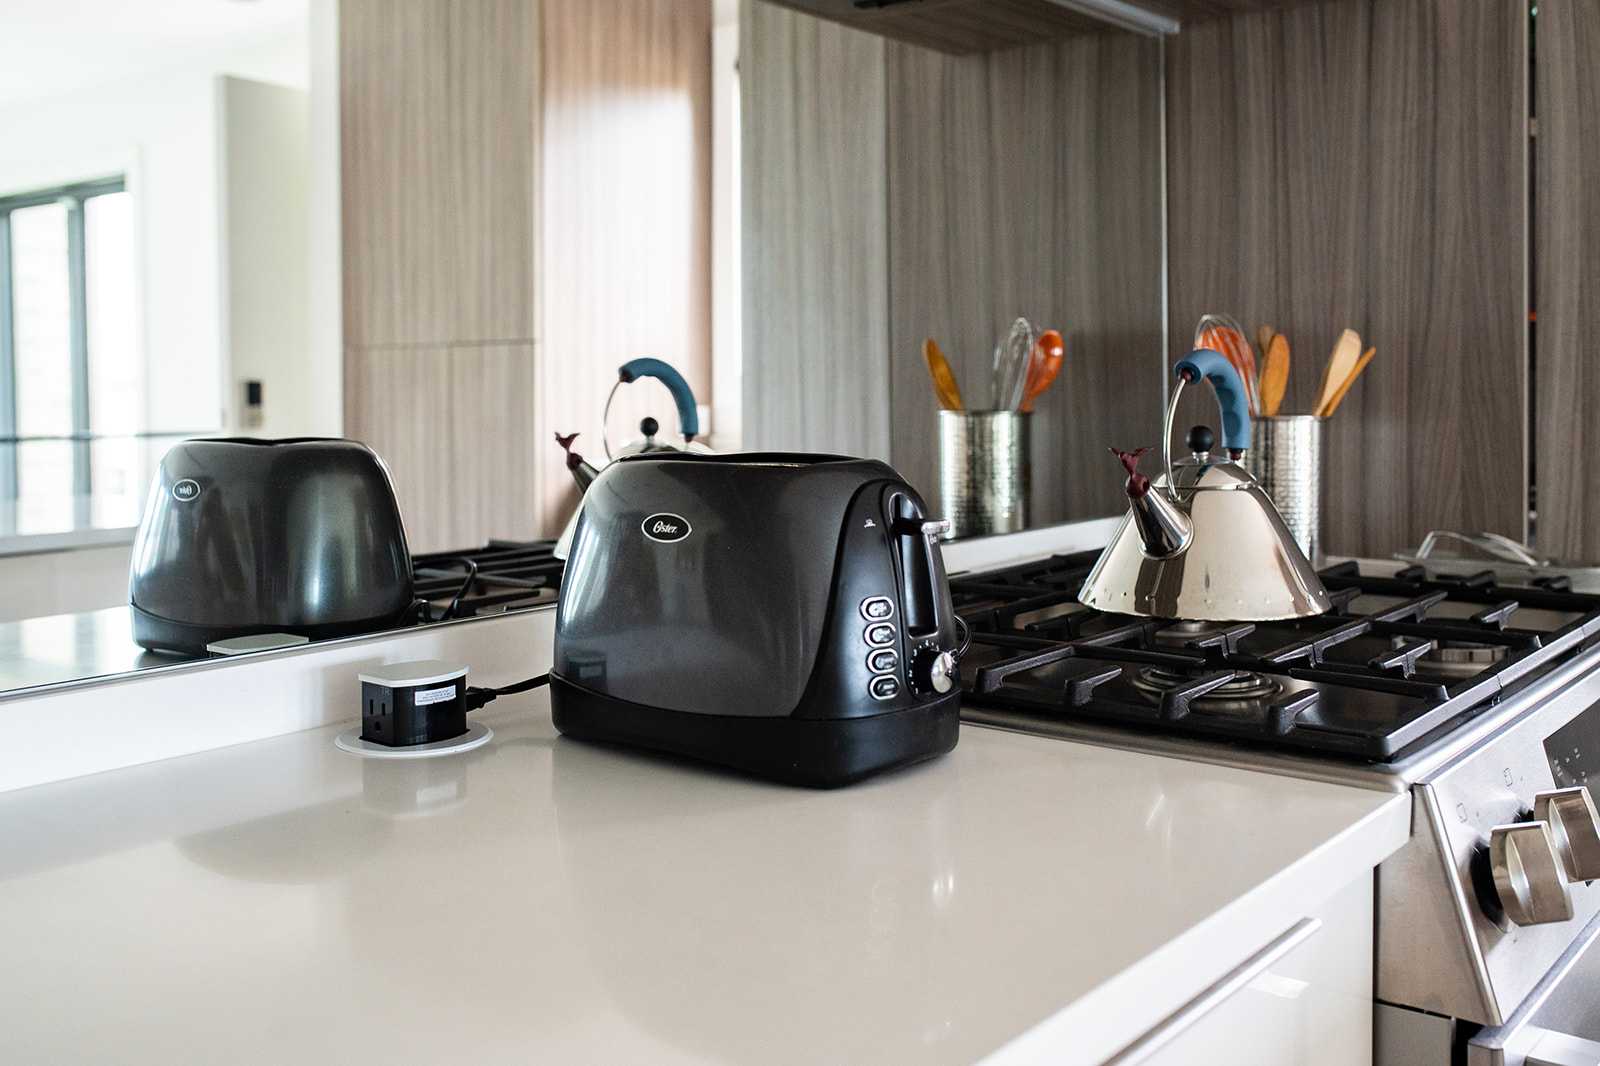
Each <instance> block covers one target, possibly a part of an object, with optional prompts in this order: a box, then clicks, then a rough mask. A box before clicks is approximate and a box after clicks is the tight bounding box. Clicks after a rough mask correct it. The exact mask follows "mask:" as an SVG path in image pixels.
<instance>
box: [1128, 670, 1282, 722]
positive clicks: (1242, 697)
mask: <svg viewBox="0 0 1600 1066" xmlns="http://www.w3.org/2000/svg"><path fill="white" fill-rule="evenodd" d="M1194 683H1195V677H1194V676H1193V675H1192V674H1188V673H1184V672H1183V671H1181V670H1171V669H1168V668H1167V667H1164V666H1146V667H1143V668H1142V669H1140V670H1139V671H1138V672H1137V673H1136V674H1135V675H1134V676H1133V686H1134V687H1135V688H1137V689H1139V690H1140V691H1142V692H1144V693H1146V694H1148V695H1150V696H1152V697H1154V698H1155V699H1156V700H1158V701H1159V700H1160V698H1161V697H1163V696H1165V695H1166V694H1167V693H1169V692H1171V691H1173V690H1174V689H1178V688H1182V687H1184V686H1186V685H1192V684H1194ZM1282 691H1283V685H1281V684H1280V683H1279V682H1277V681H1275V680H1273V679H1272V678H1270V677H1267V676H1265V675H1264V674H1257V673H1252V672H1250V671H1249V670H1239V671H1236V672H1235V673H1234V677H1233V680H1232V681H1224V682H1223V683H1222V684H1220V685H1218V686H1217V687H1216V688H1213V689H1211V690H1210V691H1208V692H1205V693H1203V694H1201V695H1199V696H1196V697H1194V701H1193V702H1194V706H1195V708H1196V709H1198V710H1217V711H1252V712H1255V711H1259V710H1260V708H1261V702H1262V701H1263V700H1267V699H1271V698H1274V697H1276V696H1277V695H1278V694H1279V693H1281V692H1282Z"/></svg>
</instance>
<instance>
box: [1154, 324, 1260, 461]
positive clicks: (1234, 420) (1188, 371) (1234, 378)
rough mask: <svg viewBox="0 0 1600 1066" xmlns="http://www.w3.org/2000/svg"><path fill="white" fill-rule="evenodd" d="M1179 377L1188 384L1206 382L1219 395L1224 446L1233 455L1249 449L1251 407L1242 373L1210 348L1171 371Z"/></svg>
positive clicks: (1185, 357) (1195, 352)
mask: <svg viewBox="0 0 1600 1066" xmlns="http://www.w3.org/2000/svg"><path fill="white" fill-rule="evenodd" d="M1172 369H1173V371H1174V372H1175V373H1176V374H1177V376H1178V377H1180V378H1184V379H1185V380H1188V381H1198V380H1200V379H1201V378H1205V379H1206V380H1207V381H1209V382H1211V388H1212V389H1213V390H1214V391H1215V392H1216V394H1217V404H1218V405H1219V406H1220V407H1221V408H1222V446H1223V447H1224V448H1226V449H1228V450H1229V451H1230V452H1233V451H1248V450H1249V449H1250V430H1251V426H1250V403H1249V401H1248V400H1246V399H1245V395H1244V384H1243V382H1241V381H1240V380H1239V372H1238V371H1237V370H1235V369H1234V368H1233V364H1232V363H1230V362H1228V357H1227V356H1225V355H1223V354H1222V353H1221V352H1214V351H1212V350H1211V349H1210V348H1196V349H1195V350H1194V351H1192V352H1190V353H1189V354H1188V355H1186V356H1184V357H1183V358H1182V359H1180V360H1178V365H1177V366H1175V367H1173V368H1172Z"/></svg>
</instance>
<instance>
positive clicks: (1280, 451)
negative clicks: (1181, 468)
mask: <svg viewBox="0 0 1600 1066" xmlns="http://www.w3.org/2000/svg"><path fill="white" fill-rule="evenodd" d="M1252 421H1253V422H1254V424H1255V432H1254V436H1255V441H1254V444H1253V446H1252V447H1251V449H1250V451H1249V453H1248V454H1247V455H1246V457H1245V467H1246V468H1247V469H1248V470H1249V471H1250V474H1251V476H1252V477H1254V478H1255V479H1256V481H1258V482H1260V484H1261V487H1262V488H1263V489H1264V490H1265V491H1266V493H1267V495H1268V496H1270V497H1271V498H1272V502H1273V504H1275V505H1276V506H1277V508H1278V513H1279V514H1280V515H1282V516H1283V523H1284V525H1286V526H1288V527H1289V532H1290V533H1291V534H1293V535H1294V539H1295V543H1297V544H1299V545H1300V550H1301V551H1303V552H1305V554H1306V558H1307V559H1309V560H1311V562H1312V564H1313V565H1317V564H1319V563H1320V561H1321V559H1322V435H1323V425H1324V423H1326V421H1327V419H1324V418H1318V417H1317V416H1316V415H1275V416H1273V417H1271V418H1256V419H1253V420H1252Z"/></svg>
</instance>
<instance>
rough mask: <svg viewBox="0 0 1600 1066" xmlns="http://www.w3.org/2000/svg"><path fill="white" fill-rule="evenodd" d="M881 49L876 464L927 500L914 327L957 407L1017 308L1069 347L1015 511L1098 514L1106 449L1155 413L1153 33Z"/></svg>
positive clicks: (1106, 494) (927, 412)
mask: <svg viewBox="0 0 1600 1066" xmlns="http://www.w3.org/2000/svg"><path fill="white" fill-rule="evenodd" d="M888 57H889V114H888V118H889V205H890V219H889V234H890V237H889V243H890V279H891V282H890V304H889V305H890V333H889V336H890V352H891V358H890V367H891V385H892V395H893V424H894V437H893V449H892V456H893V460H894V464H895V466H896V467H897V468H898V469H899V470H900V471H901V473H903V474H904V475H905V476H906V477H907V478H908V479H909V480H910V481H911V482H912V483H913V484H915V485H918V486H919V487H921V488H922V489H923V491H924V492H925V494H927V495H928V496H929V497H930V499H934V498H936V493H935V492H934V491H933V490H934V488H935V487H936V485H937V481H938V469H937V442H938V428H937V417H938V416H937V405H936V404H935V402H934V398H933V393H932V389H931V387H930V386H929V384H928V376H927V371H926V369H925V368H924V365H923V360H922V354H921V344H922V339H923V338H924V337H927V336H932V337H934V338H936V339H937V340H938V341H939V343H940V345H941V346H942V347H943V348H944V350H945V353H946V355H947V356H948V357H949V358H950V360H951V363H952V366H953V368H954V369H955V371H956V373H957V375H958V377H959V379H960V383H961V388H962V393H963V396H964V398H965V400H966V404H967V407H968V408H969V409H977V408H981V407H987V406H989V405H990V404H991V403H992V402H993V397H992V396H991V395H990V393H991V387H990V371H991V368H992V354H993V349H994V346H995V344H996V342H997V340H998V339H999V338H1000V337H1001V336H1002V335H1003V333H1004V331H1005V330H1006V328H1007V327H1008V326H1009V324H1010V322H1011V321H1012V320H1013V319H1014V318H1016V317H1017V316H1018V315H1023V316H1026V317H1027V318H1028V319H1029V320H1030V321H1031V322H1033V323H1034V324H1035V326H1036V327H1037V328H1043V327H1044V326H1047V325H1049V326H1055V327H1057V328H1059V329H1060V330H1061V331H1062V333H1063V335H1064V336H1065V338H1066V347H1067V360H1066V364H1065V369H1064V370H1063V372H1062V374H1061V376H1060V378H1058V379H1057V382H1056V384H1055V386H1054V387H1053V388H1052V389H1051V391H1050V392H1048V393H1047V394H1045V396H1044V397H1043V398H1042V399H1041V400H1040V401H1039V403H1038V404H1037V406H1036V410H1035V414H1034V417H1033V426H1032V430H1031V432H1032V439H1033V453H1032V459H1033V471H1034V481H1033V510H1032V512H1031V514H1030V516H1029V521H1030V524H1031V525H1042V524H1048V523H1052V522H1062V521H1069V520H1074V519H1080V518H1093V517H1100V516H1104V515H1107V514H1114V513H1116V512H1117V511H1119V510H1121V509H1122V507H1123V499H1122V496H1121V492H1120V488H1119V485H1120V480H1119V478H1118V477H1117V471H1116V468H1115V467H1114V465H1113V464H1112V463H1111V461H1110V460H1109V458H1106V452H1105V449H1106V447H1107V446H1108V445H1112V444H1116V445H1118V446H1123V447H1130V446H1135V445H1142V444H1147V443H1152V442H1153V441H1154V439H1155V437H1156V435H1157V432H1158V428H1159V425H1160V407H1161V397H1162V381H1161V373H1162V370H1161V365H1162V364H1161V213H1160V151H1161V142H1160V128H1161V126H1160V122H1161V120H1160V106H1161V100H1160V92H1159V85H1160V46H1159V45H1158V44H1156V43H1155V42H1153V41H1150V40H1148V39H1145V38H1140V37H1134V36H1131V35H1124V34H1101V35H1095V36H1087V37H1080V38H1075V39H1072V40H1068V41H1062V42H1056V43H1051V44H1042V45H1034V46H1031V47H1028V48H1024V49H1015V50H1011V51H1007V52H997V53H992V54H988V55H982V56H963V57H953V56H946V55H941V54H938V53H934V52H930V51H927V50H925V49H919V48H916V47H913V46H909V45H902V44H892V45H890V47H889V53H888ZM1103 458H1104V459H1105V461H1102V459H1103Z"/></svg>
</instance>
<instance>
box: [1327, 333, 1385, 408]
mask: <svg viewBox="0 0 1600 1066" xmlns="http://www.w3.org/2000/svg"><path fill="white" fill-rule="evenodd" d="M1377 354H1378V349H1376V348H1368V349H1367V350H1366V353H1365V354H1364V355H1362V357H1361V358H1360V359H1359V360H1357V361H1356V365H1355V369H1354V370H1352V371H1350V376H1349V377H1347V378H1345V379H1344V381H1343V382H1341V383H1340V385H1339V387H1338V388H1337V389H1335V390H1334V393H1333V398H1332V399H1331V400H1329V401H1328V403H1327V406H1325V407H1324V408H1322V410H1320V411H1318V412H1317V413H1318V414H1320V415H1321V416H1322V417H1323V418H1330V417H1332V415H1333V412H1335V411H1337V410H1338V409H1339V404H1340V403H1342V402H1343V401H1344V394H1345V393H1347V392H1349V391H1350V386H1351V385H1354V384H1355V383H1356V378H1358V377H1360V376H1361V372H1362V371H1363V370H1365V369H1366V368H1367V364H1368V363H1370V362H1372V357H1373V356H1374V355H1377Z"/></svg>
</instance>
